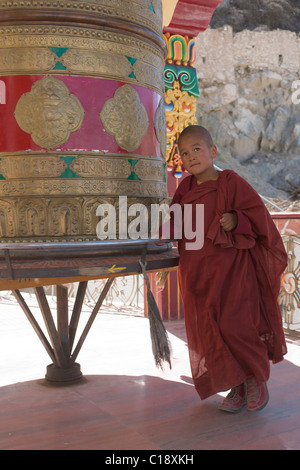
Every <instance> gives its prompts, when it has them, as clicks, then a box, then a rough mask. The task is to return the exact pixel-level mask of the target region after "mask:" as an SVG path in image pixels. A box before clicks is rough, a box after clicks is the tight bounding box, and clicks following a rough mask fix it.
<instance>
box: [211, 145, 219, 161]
mask: <svg viewBox="0 0 300 470" xmlns="http://www.w3.org/2000/svg"><path fill="white" fill-rule="evenodd" d="M210 152H211V158H216V157H217V155H218V149H217V146H216V145H215V144H213V145H212V146H211V147H210Z"/></svg>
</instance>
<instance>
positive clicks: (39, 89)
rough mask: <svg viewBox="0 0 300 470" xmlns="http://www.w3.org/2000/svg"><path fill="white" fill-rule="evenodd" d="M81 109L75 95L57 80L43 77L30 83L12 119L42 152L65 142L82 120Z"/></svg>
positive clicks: (82, 111) (82, 113) (82, 110)
mask: <svg viewBox="0 0 300 470" xmlns="http://www.w3.org/2000/svg"><path fill="white" fill-rule="evenodd" d="M83 117H84V109H83V107H82V106H81V104H80V101H79V100H78V98H76V96H75V95H71V94H70V93H69V90H68V88H67V86H66V85H65V84H64V83H63V82H62V81H61V80H58V79H57V78H54V77H45V78H43V79H41V80H39V81H37V82H35V83H34V85H33V86H32V89H31V91H30V92H29V93H25V94H24V95H22V96H21V98H20V99H19V101H18V103H17V106H16V110H15V118H16V120H17V123H18V124H19V126H20V127H21V129H22V130H23V131H25V132H28V133H29V134H31V138H32V140H33V141H34V142H35V143H36V144H37V145H39V146H40V147H44V148H46V149H53V148H56V147H59V146H60V145H62V144H64V143H65V142H67V140H68V139H69V137H70V134H71V132H75V131H77V130H78V129H79V128H80V126H81V124H82V121H83Z"/></svg>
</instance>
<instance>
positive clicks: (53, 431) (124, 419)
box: [0, 295, 300, 452]
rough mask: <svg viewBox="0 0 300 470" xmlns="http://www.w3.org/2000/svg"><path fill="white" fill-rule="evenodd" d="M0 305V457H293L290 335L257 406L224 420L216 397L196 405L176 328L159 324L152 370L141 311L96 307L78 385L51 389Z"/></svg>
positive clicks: (296, 386)
mask: <svg viewBox="0 0 300 470" xmlns="http://www.w3.org/2000/svg"><path fill="white" fill-rule="evenodd" d="M0 297H1V296H0ZM0 304H1V308H0V324H1V328H0V449H1V450H22V449H24V450H25V449H26V450H64V449H65V450H107V451H108V450H153V451H160V450H173V451H174V450H178V451H182V452H184V451H187V450H201V449H203V450H246V449H247V450H254V449H261V450H297V449H300V406H299V396H300V373H299V370H300V369H299V367H300V338H299V337H291V336H287V343H288V348H289V352H288V354H287V356H286V359H285V360H284V361H283V362H281V363H280V364H277V365H272V367H271V378H270V380H269V392H270V401H269V404H268V405H267V407H266V408H265V409H264V410H262V411H260V412H257V413H250V412H248V411H247V410H246V409H245V410H243V411H242V412H240V413H239V414H236V415H231V414H227V413H225V412H221V411H219V410H218V408H217V406H218V403H219V402H220V401H221V400H222V395H225V394H226V393H224V394H222V395H221V394H220V395H214V396H213V397H210V398H209V399H207V400H205V401H200V399H199V398H198V395H197V394H196V392H195V390H194V387H193V385H192V381H191V375H190V368H189V360H188V351H187V346H186V339H185V330H184V324H183V321H176V322H171V323H166V327H167V330H168V332H169V337H170V340H171V343H172V349H173V357H172V370H169V369H168V366H166V369H165V371H161V370H160V369H157V368H156V367H155V364H154V360H153V356H152V351H151V341H150V334H149V322H148V320H147V319H146V318H144V317H143V315H142V312H141V311H134V310H132V309H123V311H122V312H112V311H111V309H107V308H106V307H105V306H104V307H102V309H101V311H100V312H102V313H99V314H98V315H97V318H96V320H95V323H94V325H93V326H92V329H91V331H90V333H89V335H88V337H87V340H86V342H85V344H84V345H83V348H82V350H81V352H80V354H79V357H78V361H77V362H79V363H80V364H81V369H82V372H83V374H84V378H83V380H82V381H81V382H79V383H76V384H73V385H68V386H66V385H59V386H54V385H51V384H49V383H46V381H45V380H44V376H45V372H46V366H47V365H48V364H49V363H50V362H51V360H50V359H49V357H48V355H47V353H46V351H45V350H44V348H43V346H42V344H41V343H40V340H39V339H38V337H37V336H36V334H35V332H34V331H33V329H32V327H31V325H30V324H29V322H28V320H27V319H26V317H25V315H24V314H23V312H22V311H21V309H20V307H19V306H18V305H17V304H16V302H14V301H11V298H10V297H8V296H5V295H4V296H2V297H1V298H0ZM86 310H88V308H86V309H84V312H83V317H84V315H88V313H89V311H86ZM32 311H34V308H33V309H32ZM35 313H36V312H35ZM36 315H37V317H38V313H36Z"/></svg>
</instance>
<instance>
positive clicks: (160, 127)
mask: <svg viewBox="0 0 300 470" xmlns="http://www.w3.org/2000/svg"><path fill="white" fill-rule="evenodd" d="M154 126H155V133H156V137H157V140H158V142H159V144H160V150H161V153H162V154H163V156H164V157H165V156H166V145H167V138H166V126H167V122H166V110H165V102H164V99H163V98H161V100H160V102H159V106H158V108H157V110H156V113H155V118H154Z"/></svg>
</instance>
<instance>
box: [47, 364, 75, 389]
mask: <svg viewBox="0 0 300 470" xmlns="http://www.w3.org/2000/svg"><path fill="white" fill-rule="evenodd" d="M45 379H46V381H47V382H51V383H52V384H53V383H55V384H63V383H70V382H71V383H74V382H78V381H80V380H81V379H82V372H81V368H80V364H77V363H74V364H72V365H71V366H70V367H69V368H66V369H65V368H64V369H63V368H61V367H57V366H56V365H55V364H50V365H48V366H47V371H46V375H45Z"/></svg>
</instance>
